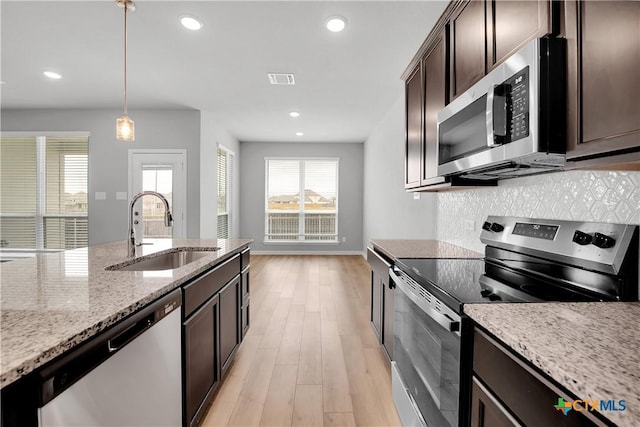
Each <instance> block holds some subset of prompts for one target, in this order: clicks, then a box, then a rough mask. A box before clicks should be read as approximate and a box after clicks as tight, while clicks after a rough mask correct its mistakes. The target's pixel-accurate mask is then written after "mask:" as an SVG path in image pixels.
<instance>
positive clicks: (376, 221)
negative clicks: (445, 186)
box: [364, 93, 437, 246]
mask: <svg viewBox="0 0 640 427" xmlns="http://www.w3.org/2000/svg"><path fill="white" fill-rule="evenodd" d="M404 140H405V132H404V94H403V93H400V94H398V99H397V101H396V102H395V103H394V104H393V106H392V107H391V109H390V110H389V112H388V113H387V115H386V116H385V117H384V119H383V120H382V121H381V122H380V123H379V124H378V126H377V127H376V128H375V129H374V131H373V132H372V133H371V135H370V136H369V138H368V139H367V141H366V142H365V144H364V182H365V185H364V246H367V244H368V243H369V240H370V239H431V238H435V235H436V218H437V215H436V212H437V209H436V208H437V205H436V203H437V198H436V195H435V194H429V193H422V194H420V200H414V199H413V194H412V193H407V192H406V191H405V190H404Z"/></svg>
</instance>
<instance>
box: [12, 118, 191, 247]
mask: <svg viewBox="0 0 640 427" xmlns="http://www.w3.org/2000/svg"><path fill="white" fill-rule="evenodd" d="M121 114H122V112H121V111H115V110H64V109H43V110H2V130H3V131H86V132H90V134H91V136H90V138H89V244H90V245H93V244H97V243H103V242H109V241H114V240H124V239H125V238H126V236H127V216H128V214H127V210H128V205H129V201H128V200H116V192H127V191H128V188H129V187H128V182H127V181H128V157H127V156H128V150H129V148H180V149H186V150H187V168H188V170H187V205H188V209H187V237H198V236H199V234H200V197H199V196H200V160H199V159H198V157H199V154H200V112H199V111H192V110H135V111H130V115H131V118H132V119H133V120H134V121H135V125H136V140H135V141H134V142H123V141H117V140H116V138H115V122H116V118H117V117H118V116H120V115H121ZM97 191H100V192H105V193H106V194H107V199H106V200H95V193H96V192H97Z"/></svg>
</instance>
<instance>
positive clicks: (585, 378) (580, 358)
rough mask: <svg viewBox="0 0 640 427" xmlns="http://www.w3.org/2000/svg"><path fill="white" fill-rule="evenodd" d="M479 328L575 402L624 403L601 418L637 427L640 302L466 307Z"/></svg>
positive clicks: (639, 419)
mask: <svg viewBox="0 0 640 427" xmlns="http://www.w3.org/2000/svg"><path fill="white" fill-rule="evenodd" d="M464 312H465V313H466V314H467V315H468V316H469V317H471V318H472V319H473V320H474V321H475V322H476V323H477V324H479V325H480V326H482V327H483V328H484V329H486V330H487V331H489V332H490V333H491V334H493V335H494V336H496V337H497V338H498V339H499V340H501V341H502V342H503V343H505V344H506V345H507V346H508V347H510V348H511V349H513V350H514V351H515V352H516V353H517V354H519V355H521V356H523V357H524V358H525V359H526V360H528V361H529V362H531V363H532V364H533V365H534V366H536V367H537V368H539V369H540V370H542V371H543V372H545V373H546V374H548V375H549V376H550V377H551V378H553V379H555V380H556V381H557V382H558V383H559V384H560V385H562V386H563V387H564V388H566V389H567V390H568V391H569V392H571V393H573V394H574V395H576V396H577V397H578V398H579V399H592V400H609V399H614V400H616V401H617V400H620V399H622V400H625V401H626V410H624V411H606V412H602V413H601V414H602V415H604V416H605V417H607V418H608V419H610V420H611V421H613V422H615V423H616V424H618V425H619V426H640V302H593V303H532V304H467V305H465V306H464Z"/></svg>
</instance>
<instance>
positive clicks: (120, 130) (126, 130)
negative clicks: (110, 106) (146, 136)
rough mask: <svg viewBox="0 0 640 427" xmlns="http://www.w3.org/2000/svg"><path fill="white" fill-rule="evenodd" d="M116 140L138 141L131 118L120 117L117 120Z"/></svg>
mask: <svg viewBox="0 0 640 427" xmlns="http://www.w3.org/2000/svg"><path fill="white" fill-rule="evenodd" d="M116 138H117V139H119V140H120V141H134V140H135V139H136V129H135V126H134V123H133V120H131V119H130V118H129V116H127V115H124V116H120V117H118V119H117V120H116Z"/></svg>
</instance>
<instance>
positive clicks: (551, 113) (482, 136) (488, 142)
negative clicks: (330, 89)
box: [437, 38, 567, 180]
mask: <svg viewBox="0 0 640 427" xmlns="http://www.w3.org/2000/svg"><path fill="white" fill-rule="evenodd" d="M564 42H565V41H564V39H554V38H551V39H535V40H533V41H531V42H529V43H528V44H527V45H525V46H524V47H523V48H522V49H520V50H519V51H518V52H516V53H515V54H514V55H512V56H511V57H509V59H507V60H506V61H505V62H504V63H502V64H501V65H499V66H498V67H496V68H495V69H493V70H492V71H491V72H490V73H489V74H487V75H486V76H485V77H483V78H482V80H480V81H479V82H478V83H476V84H475V85H473V86H472V87H471V88H469V89H468V90H467V91H465V92H464V93H462V94H461V95H460V96H458V97H457V98H456V99H455V100H453V101H452V102H451V103H450V104H448V105H447V106H446V107H445V108H444V109H442V110H440V112H439V113H438V131H437V134H438V175H441V176H451V175H458V176H460V177H462V178H469V179H481V180H483V179H491V180H492V179H502V178H513V177H517V176H524V175H531V174H536V173H542V172H549V171H555V170H559V169H561V168H562V167H563V166H564V161H565V150H566V148H565V147H566V128H567V126H566V123H567V119H566V118H567V108H566V105H567V102H566V99H567V94H566V54H565V51H566V49H565V43H564Z"/></svg>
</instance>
